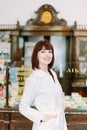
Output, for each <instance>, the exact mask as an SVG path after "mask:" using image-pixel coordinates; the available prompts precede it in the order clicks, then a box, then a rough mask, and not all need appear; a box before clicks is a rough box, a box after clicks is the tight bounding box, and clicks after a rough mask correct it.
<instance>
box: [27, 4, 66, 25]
mask: <svg viewBox="0 0 87 130" xmlns="http://www.w3.org/2000/svg"><path fill="white" fill-rule="evenodd" d="M35 13H36V14H37V17H36V18H35V19H30V20H28V21H27V25H29V24H32V25H40V26H41V25H66V24H67V23H66V21H65V20H64V19H59V18H58V17H57V14H58V12H57V11H56V10H55V8H54V7H53V6H52V5H49V4H45V5H42V6H41V7H40V8H39V9H38V10H37V11H36V12H35Z"/></svg>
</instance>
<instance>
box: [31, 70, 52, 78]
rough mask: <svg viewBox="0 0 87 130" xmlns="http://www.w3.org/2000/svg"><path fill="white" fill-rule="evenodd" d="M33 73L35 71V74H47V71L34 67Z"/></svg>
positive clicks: (40, 75)
mask: <svg viewBox="0 0 87 130" xmlns="http://www.w3.org/2000/svg"><path fill="white" fill-rule="evenodd" d="M33 73H36V75H38V76H39V77H42V76H45V75H48V74H49V73H46V72H45V71H43V70H42V69H35V70H33Z"/></svg>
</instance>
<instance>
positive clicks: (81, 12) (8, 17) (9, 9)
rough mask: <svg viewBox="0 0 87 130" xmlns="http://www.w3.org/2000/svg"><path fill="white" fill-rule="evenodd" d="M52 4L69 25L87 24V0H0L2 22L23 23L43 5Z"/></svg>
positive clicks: (33, 15)
mask: <svg viewBox="0 0 87 130" xmlns="http://www.w3.org/2000/svg"><path fill="white" fill-rule="evenodd" d="M46 3H47V4H51V5H53V7H54V8H55V9H56V11H59V14H58V17H59V18H64V19H65V20H67V22H68V25H73V24H74V21H77V23H78V24H81V25H87V0H0V24H16V22H17V20H19V21H20V24H21V25H25V24H26V21H27V20H28V19H30V18H34V17H35V13H34V11H37V9H38V8H39V7H40V6H41V5H43V4H46Z"/></svg>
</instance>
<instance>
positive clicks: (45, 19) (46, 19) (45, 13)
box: [40, 10, 53, 24]
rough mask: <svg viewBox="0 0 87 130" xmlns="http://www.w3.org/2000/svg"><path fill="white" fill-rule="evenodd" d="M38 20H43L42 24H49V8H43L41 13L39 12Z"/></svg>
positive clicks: (50, 15)
mask: <svg viewBox="0 0 87 130" xmlns="http://www.w3.org/2000/svg"><path fill="white" fill-rule="evenodd" d="M40 17H41V18H40V20H41V22H43V23H44V24H49V23H51V21H52V18H53V16H52V13H51V12H50V11H49V10H44V11H43V12H42V13H41V16H40Z"/></svg>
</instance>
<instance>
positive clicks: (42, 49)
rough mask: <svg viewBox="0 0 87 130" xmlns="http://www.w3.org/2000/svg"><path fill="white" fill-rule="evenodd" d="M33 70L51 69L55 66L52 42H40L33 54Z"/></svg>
mask: <svg viewBox="0 0 87 130" xmlns="http://www.w3.org/2000/svg"><path fill="white" fill-rule="evenodd" d="M31 63H32V69H33V70H34V69H36V68H37V69H39V68H41V67H44V68H48V70H49V69H51V68H52V66H53V64H54V48H53V46H52V44H51V43H50V41H48V40H40V41H38V42H37V43H36V44H35V46H34V49H33V52H32V58H31Z"/></svg>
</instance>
